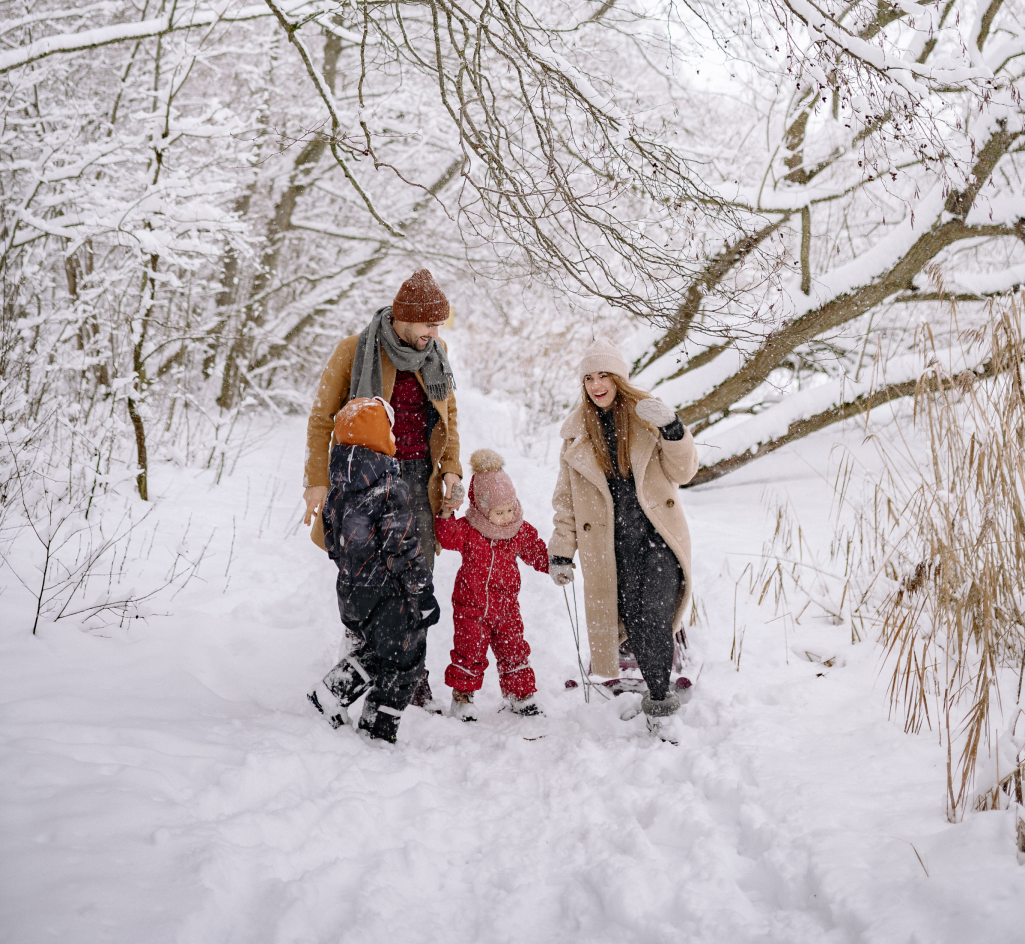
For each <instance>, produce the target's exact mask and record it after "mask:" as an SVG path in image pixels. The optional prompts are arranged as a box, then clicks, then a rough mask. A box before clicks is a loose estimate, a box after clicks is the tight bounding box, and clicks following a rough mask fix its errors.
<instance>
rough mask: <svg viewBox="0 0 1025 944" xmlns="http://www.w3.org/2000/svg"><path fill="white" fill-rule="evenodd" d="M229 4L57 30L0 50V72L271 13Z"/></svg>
mask: <svg viewBox="0 0 1025 944" xmlns="http://www.w3.org/2000/svg"><path fill="white" fill-rule="evenodd" d="M308 3H309V0H292V2H291V3H286V4H283V6H284V7H285V8H286V10H287V12H293V11H295V10H296V9H299V8H301V7H304V6H307V5H308ZM99 6H102V5H99ZM231 6H232V4H227V5H225V6H224V7H223V8H222V9H219V10H218V9H195V10H191V11H188V12H183V13H182V14H181V15H180V16H173V15H172V14H167V15H164V16H156V17H151V18H150V19H148V20H140V21H138V22H136V23H117V24H113V25H111V26H99V27H96V28H95V29H89V30H81V31H80V32H76V33H57V34H55V35H53V36H46V37H44V38H43V39H37V40H35V41H34V42H31V43H28V44H26V45H24V46H18V47H16V48H15V49H11V50H8V51H7V52H3V53H0V74H3V73H5V72H10V71H11V70H12V69H19V68H21V67H23V66H27V65H30V64H31V63H33V62H38V61H39V60H40V59H45V58H47V57H48V56H53V55H58V54H68V53H75V52H83V51H84V50H87V49H98V48H99V47H101V46H109V45H112V44H114V43H123V42H127V41H129V40H133V39H135V40H138V39H151V38H153V37H155V36H163V35H165V34H167V33H172V32H177V31H180V30H189V29H195V28H197V27H200V26H211V25H213V24H215V23H222V22H223V23H239V22H244V21H246V20H255V19H258V18H260V17H265V16H269V15H270V12H269V11H268V10H267V8H266V7H264V6H263V5H262V4H249V5H247V6H244V7H242V8H241V9H239V10H236V11H234V12H231V10H230V7H231ZM78 12H80V13H81V12H84V11H82V10H80V11H78Z"/></svg>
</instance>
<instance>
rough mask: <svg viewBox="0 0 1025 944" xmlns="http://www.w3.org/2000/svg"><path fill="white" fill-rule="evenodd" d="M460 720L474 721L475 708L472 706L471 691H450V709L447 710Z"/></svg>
mask: <svg viewBox="0 0 1025 944" xmlns="http://www.w3.org/2000/svg"><path fill="white" fill-rule="evenodd" d="M449 714H451V715H452V717H453V718H458V719H459V720H460V721H476V720H477V709H476V708H475V707H474V706H473V692H457V691H453V692H452V709H451V711H450V712H449Z"/></svg>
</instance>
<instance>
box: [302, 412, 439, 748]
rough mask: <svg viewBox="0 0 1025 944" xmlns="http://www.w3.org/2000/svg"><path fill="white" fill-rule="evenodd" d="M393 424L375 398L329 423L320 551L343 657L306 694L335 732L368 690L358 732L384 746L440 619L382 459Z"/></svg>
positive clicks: (404, 493) (412, 527)
mask: <svg viewBox="0 0 1025 944" xmlns="http://www.w3.org/2000/svg"><path fill="white" fill-rule="evenodd" d="M393 421H394V414H393V413H392V410H391V407H390V406H389V404H388V403H387V402H386V401H385V400H383V399H381V398H380V397H374V398H373V399H367V398H364V397H357V398H354V399H352V400H350V401H349V402H348V403H347V404H346V405H345V407H344V408H343V409H342V410H340V411H339V412H338V415H337V417H336V419H335V443H336V445H335V446H333V447H332V449H331V466H330V474H331V490H330V491H329V492H328V495H327V499H326V500H325V502H324V543H325V545H326V547H327V552H328V554H329V555H330V556H331V558H332V559H333V560H334V562H335V563H336V564H337V565H338V582H337V593H338V611H339V613H340V614H341V617H342V622H343V623H344V624H345V628H346V636H347V637H348V639H349V642H350V651H349V653H348V655H346V657H345V658H344V659H342V661H341V662H339V663H338V665H336V666H335V667H334V668H333V669H332V670H331V671H330V672H328V674H327V675H326V676H325V677H324V681H323V684H322V685H318V686H317V688H316V689H314V691H313V692H311V693H310V694H309V695H308V696H307V697H308V698H309V699H310V701H311V702H312V703H313V705H314V707H315V708H316V709H317V710H318V711H320V712H321V713H322V714H326V715H327V717H328V720H329V721H330V722H331V724H332V726H333V727H336V728H337V727H340V726H341V725H342V724H345V723H346V722H347V721H348V720H349V719H348V714H347V713H346V710H345V709H346V708H347V707H348V706H349V705H351V704H352V703H353V702H354V701H355V700H356V699H357V698H359V696H360V695H362V694H363V693H364V692H366V691H367V690H368V689H369V694H368V695H367V698H366V701H365V702H364V704H363V714H362V715H361V717H360V719H359V729H360V730H361V731H364V732H366V733H367V734H369V736H370V737H371V738H375V739H381V740H385V741H392V742H394V741H395V736H396V733H397V732H398V728H399V720H400V718H401V717H402V712H403V710H404V709H405V708H406V706H407V705H408V704H409V703H410V701H411V700H412V698H413V693H414V691H415V689H416V685H417V682H418V680H419V679H420V675H421V674H422V673H423V668H424V657H425V655H426V653H427V627H428V626H432V625H434V623H436V622H437V621H438V618H439V615H440V613H439V610H438V603H437V600H435V598H434V590H433V583H432V580H431V572H430V570H429V569H428V567H427V563H426V561H425V560H424V557H423V554H422V553H421V552H420V541H419V538H418V537H417V527H416V519H415V517H414V514H413V511H412V510H411V509H410V506H409V489H408V487H407V486H406V484H405V482H403V481H402V479H401V478H400V477H399V466H398V462H397V461H396V460H395V459H394V458H392V457H393V456H394V455H395V438H394V436H393V435H392V429H391V426H392V422H393ZM335 705H337V706H338V707H334V706H335Z"/></svg>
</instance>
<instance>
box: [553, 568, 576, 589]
mask: <svg viewBox="0 0 1025 944" xmlns="http://www.w3.org/2000/svg"><path fill="white" fill-rule="evenodd" d="M576 566H577V565H576V564H574V563H572V562H570V563H569V564H549V565H548V573H549V575H550V576H551V578H552V580H554V581H555V584H556V586H559V587H565V586H566V584H568V583H573V568H574V567H576Z"/></svg>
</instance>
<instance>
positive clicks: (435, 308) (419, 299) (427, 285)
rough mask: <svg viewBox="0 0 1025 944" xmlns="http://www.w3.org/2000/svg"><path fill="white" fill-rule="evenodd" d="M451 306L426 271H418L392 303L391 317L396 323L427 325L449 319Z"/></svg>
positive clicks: (404, 283) (403, 284)
mask: <svg viewBox="0 0 1025 944" xmlns="http://www.w3.org/2000/svg"><path fill="white" fill-rule="evenodd" d="M448 312H449V304H448V299H447V298H446V297H445V293H444V292H443V291H442V290H441V287H440V286H439V285H438V283H437V282H435V281H434V276H433V275H431V273H430V272H428V271H427V270H426V269H417V270H416V272H414V273H413V274H412V275H411V276H410V277H409V278H408V279H406V281H405V282H403V283H402V288H400V289H399V292H398V294H397V295H396V296H395V301H393V302H392V303H391V316H392V318H394V319H395V320H396V321H409V322H412V323H413V324H427V323H428V322H430V321H444V320H445V319H446V318H448Z"/></svg>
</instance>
